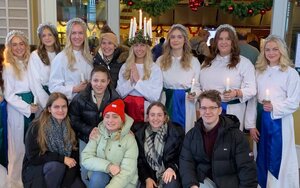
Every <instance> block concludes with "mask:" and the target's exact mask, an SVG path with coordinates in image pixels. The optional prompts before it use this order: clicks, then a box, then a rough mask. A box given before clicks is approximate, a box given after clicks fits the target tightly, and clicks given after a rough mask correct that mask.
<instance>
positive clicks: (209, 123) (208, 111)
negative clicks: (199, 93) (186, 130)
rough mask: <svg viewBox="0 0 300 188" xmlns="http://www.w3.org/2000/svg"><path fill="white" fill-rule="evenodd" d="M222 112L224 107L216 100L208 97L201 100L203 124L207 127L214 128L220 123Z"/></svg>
mask: <svg viewBox="0 0 300 188" xmlns="http://www.w3.org/2000/svg"><path fill="white" fill-rule="evenodd" d="M221 112H222V108H221V107H219V106H218V105H217V103H216V102H213V101H211V100H210V99H207V98H203V99H202V100H201V102H200V114H201V117H202V119H203V124H204V125H205V126H206V127H211V128H213V127H214V126H215V125H216V124H217V123H218V121H219V115H220V114H221Z"/></svg>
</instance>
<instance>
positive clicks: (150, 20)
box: [149, 18, 152, 39]
mask: <svg viewBox="0 0 300 188" xmlns="http://www.w3.org/2000/svg"><path fill="white" fill-rule="evenodd" d="M149 29H150V30H149V32H150V33H149V36H150V38H151V39H152V19H151V18H150V19H149Z"/></svg>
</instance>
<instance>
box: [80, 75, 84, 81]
mask: <svg viewBox="0 0 300 188" xmlns="http://www.w3.org/2000/svg"><path fill="white" fill-rule="evenodd" d="M80 80H81V81H82V82H85V79H84V75H83V73H80Z"/></svg>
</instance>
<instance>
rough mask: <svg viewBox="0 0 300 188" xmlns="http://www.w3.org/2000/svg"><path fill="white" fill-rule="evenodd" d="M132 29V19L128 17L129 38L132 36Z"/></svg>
mask: <svg viewBox="0 0 300 188" xmlns="http://www.w3.org/2000/svg"><path fill="white" fill-rule="evenodd" d="M132 29H133V19H132V18H131V19H130V28H129V35H128V38H129V39H131V38H132Z"/></svg>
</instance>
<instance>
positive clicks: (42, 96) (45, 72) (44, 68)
mask: <svg viewBox="0 0 300 188" xmlns="http://www.w3.org/2000/svg"><path fill="white" fill-rule="evenodd" d="M55 56H56V53H55V52H48V57H49V60H50V62H51V61H52V60H53V59H54V57H55ZM28 72H29V76H30V77H29V78H30V80H29V81H30V85H32V93H33V95H34V96H35V97H36V98H37V102H38V103H39V104H40V105H41V106H42V108H44V107H45V106H46V103H47V100H48V98H49V95H48V93H47V92H46V91H45V90H44V89H43V86H49V77H50V65H45V64H44V63H43V62H42V60H41V58H40V57H39V56H38V53H37V51H36V50H35V51H33V52H32V53H31V55H30V58H29V62H28Z"/></svg>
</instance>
